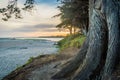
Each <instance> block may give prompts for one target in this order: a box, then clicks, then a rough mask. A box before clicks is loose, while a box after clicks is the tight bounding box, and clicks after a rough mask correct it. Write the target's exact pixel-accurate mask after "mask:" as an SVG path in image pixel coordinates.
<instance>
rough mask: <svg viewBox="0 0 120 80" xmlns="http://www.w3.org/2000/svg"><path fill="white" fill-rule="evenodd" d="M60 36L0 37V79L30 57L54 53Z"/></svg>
mask: <svg viewBox="0 0 120 80" xmlns="http://www.w3.org/2000/svg"><path fill="white" fill-rule="evenodd" d="M61 39H62V38H0V80H1V79H2V78H3V77H4V76H6V75H8V74H9V73H10V72H11V71H13V70H15V69H16V68H17V67H19V66H22V65H23V64H25V63H26V62H27V61H28V59H29V58H30V57H36V56H38V55H42V54H53V53H56V52H57V50H58V48H56V46H55V45H54V44H55V43H56V41H59V40H61Z"/></svg>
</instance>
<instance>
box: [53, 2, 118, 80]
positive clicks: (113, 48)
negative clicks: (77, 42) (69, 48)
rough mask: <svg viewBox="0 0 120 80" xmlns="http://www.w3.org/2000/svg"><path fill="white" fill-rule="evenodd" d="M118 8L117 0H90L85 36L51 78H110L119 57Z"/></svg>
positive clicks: (82, 79) (101, 79)
mask: <svg viewBox="0 0 120 80" xmlns="http://www.w3.org/2000/svg"><path fill="white" fill-rule="evenodd" d="M119 7H120V1H119V0H89V31H88V36H87V39H86V41H85V43H84V45H83V46H82V47H81V50H80V52H79V53H78V55H77V56H76V57H75V58H74V59H73V60H71V62H70V63H69V64H68V65H66V66H65V67H64V68H63V69H62V70H61V71H60V72H58V73H57V74H56V75H54V76H53V77H52V78H53V79H62V78H66V77H70V76H72V77H70V79H71V80H86V79H87V80H109V79H110V75H111V74H112V72H113V70H114V67H115V63H116V60H117V59H118V56H119V57H120V9H119ZM103 70H104V71H103ZM96 72H97V73H96ZM101 73H103V74H101ZM91 76H92V77H91ZM96 76H98V77H96ZM98 78H99V79H98ZM106 78H107V79H106Z"/></svg>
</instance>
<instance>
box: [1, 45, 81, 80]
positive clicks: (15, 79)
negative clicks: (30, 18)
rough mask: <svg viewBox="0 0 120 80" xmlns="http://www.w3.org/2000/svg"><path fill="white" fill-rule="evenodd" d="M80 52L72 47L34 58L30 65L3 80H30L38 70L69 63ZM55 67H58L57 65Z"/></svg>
mask: <svg viewBox="0 0 120 80" xmlns="http://www.w3.org/2000/svg"><path fill="white" fill-rule="evenodd" d="M66 51H67V53H66ZM78 51H79V49H78V48H72V47H71V48H68V49H65V50H63V51H62V52H60V53H56V54H44V55H40V56H37V57H35V58H32V59H31V60H30V62H29V63H26V64H24V65H23V66H20V67H18V68H17V69H15V70H14V71H12V72H11V73H10V74H8V75H7V76H5V77H4V78H3V79H2V80H28V78H29V77H30V76H28V75H29V74H30V73H32V71H35V70H36V69H38V68H42V67H43V66H45V65H48V64H51V63H53V64H54V63H56V62H62V61H67V60H69V59H70V58H71V57H73V56H75V55H76V53H77V52H78ZM73 52H74V54H73ZM54 65H55V66H57V65H56V64H54Z"/></svg>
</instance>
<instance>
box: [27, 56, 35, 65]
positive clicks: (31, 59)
mask: <svg viewBox="0 0 120 80" xmlns="http://www.w3.org/2000/svg"><path fill="white" fill-rule="evenodd" d="M33 59H34V57H30V59H29V60H28V61H27V62H26V64H29V63H31V62H32V61H33Z"/></svg>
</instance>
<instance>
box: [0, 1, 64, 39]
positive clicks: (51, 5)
mask: <svg viewBox="0 0 120 80" xmlns="http://www.w3.org/2000/svg"><path fill="white" fill-rule="evenodd" d="M18 1H19V2H18V6H19V7H23V3H24V2H25V0H18ZM7 3H8V0H0V8H2V7H5V6H6V5H7ZM36 3H37V4H36V6H35V8H34V10H33V11H32V12H26V11H22V16H23V19H15V18H14V17H12V18H11V19H9V20H8V21H2V20H1V18H2V17H3V16H2V15H0V37H38V36H55V35H65V34H66V32H60V31H59V30H58V29H57V28H55V26H56V25H57V24H59V23H60V19H59V18H52V17H53V16H54V15H56V14H58V13H59V10H58V9H57V5H58V2H57V0H36Z"/></svg>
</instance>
